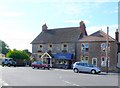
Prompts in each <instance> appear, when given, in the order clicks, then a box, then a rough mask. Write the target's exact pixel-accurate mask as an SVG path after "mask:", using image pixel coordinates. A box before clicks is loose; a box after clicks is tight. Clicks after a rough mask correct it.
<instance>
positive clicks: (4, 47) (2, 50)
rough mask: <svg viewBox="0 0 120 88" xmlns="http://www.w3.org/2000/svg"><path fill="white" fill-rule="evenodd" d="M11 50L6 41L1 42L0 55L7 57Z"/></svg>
mask: <svg viewBox="0 0 120 88" xmlns="http://www.w3.org/2000/svg"><path fill="white" fill-rule="evenodd" d="M9 50H10V49H9V46H8V45H7V44H6V43H5V42H4V41H2V40H0V53H2V54H5V55H6V54H7V53H8V51H9Z"/></svg>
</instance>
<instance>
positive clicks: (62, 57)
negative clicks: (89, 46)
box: [53, 53, 73, 60]
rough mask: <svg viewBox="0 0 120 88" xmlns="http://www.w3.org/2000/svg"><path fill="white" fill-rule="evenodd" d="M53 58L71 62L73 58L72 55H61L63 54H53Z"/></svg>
mask: <svg viewBox="0 0 120 88" xmlns="http://www.w3.org/2000/svg"><path fill="white" fill-rule="evenodd" d="M53 58H55V59H63V60H71V59H72V58H73V54H63V53H58V54H53Z"/></svg>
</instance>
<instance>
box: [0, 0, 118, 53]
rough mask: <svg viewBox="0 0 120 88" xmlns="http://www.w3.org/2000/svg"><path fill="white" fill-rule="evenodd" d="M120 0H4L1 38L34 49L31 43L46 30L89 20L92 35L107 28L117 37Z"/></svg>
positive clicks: (0, 2) (15, 46)
mask: <svg viewBox="0 0 120 88" xmlns="http://www.w3.org/2000/svg"><path fill="white" fill-rule="evenodd" d="M118 1H119V0H0V40H2V41H4V42H5V43H6V44H7V45H8V46H9V48H10V49H18V50H24V49H28V50H29V51H31V52H32V45H31V44H30V43H31V42H32V41H33V40H34V39H35V38H36V37H37V35H38V34H39V33H40V32H41V31H42V25H43V24H45V23H46V25H47V26H48V29H52V28H64V27H79V22H80V21H81V20H82V21H84V22H85V25H86V30H87V32H88V35H90V34H92V33H94V32H96V31H98V30H103V31H104V32H107V26H108V27H109V35H110V36H111V37H113V38H115V31H116V29H118Z"/></svg>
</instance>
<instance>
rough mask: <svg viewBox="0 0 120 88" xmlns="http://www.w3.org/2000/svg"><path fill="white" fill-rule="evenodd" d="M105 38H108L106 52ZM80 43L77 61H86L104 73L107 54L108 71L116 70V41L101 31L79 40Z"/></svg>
mask: <svg viewBox="0 0 120 88" xmlns="http://www.w3.org/2000/svg"><path fill="white" fill-rule="evenodd" d="M106 37H108V50H107V48H106V47H107V43H106ZM79 43H80V47H79V49H80V59H78V60H79V61H86V62H88V63H92V64H94V65H96V66H98V67H100V68H101V69H102V70H104V71H106V65H107V58H106V52H108V56H107V57H108V67H109V71H113V70H116V64H117V41H116V40H115V39H113V38H112V37H111V36H109V35H107V34H106V33H105V32H103V31H102V30H99V31H97V32H95V33H93V34H91V35H89V36H87V37H84V38H82V39H80V40H79Z"/></svg>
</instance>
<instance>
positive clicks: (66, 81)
mask: <svg viewBox="0 0 120 88" xmlns="http://www.w3.org/2000/svg"><path fill="white" fill-rule="evenodd" d="M63 81H64V82H65V83H68V84H70V85H73V86H80V85H77V84H74V83H71V82H68V81H65V80H63Z"/></svg>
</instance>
